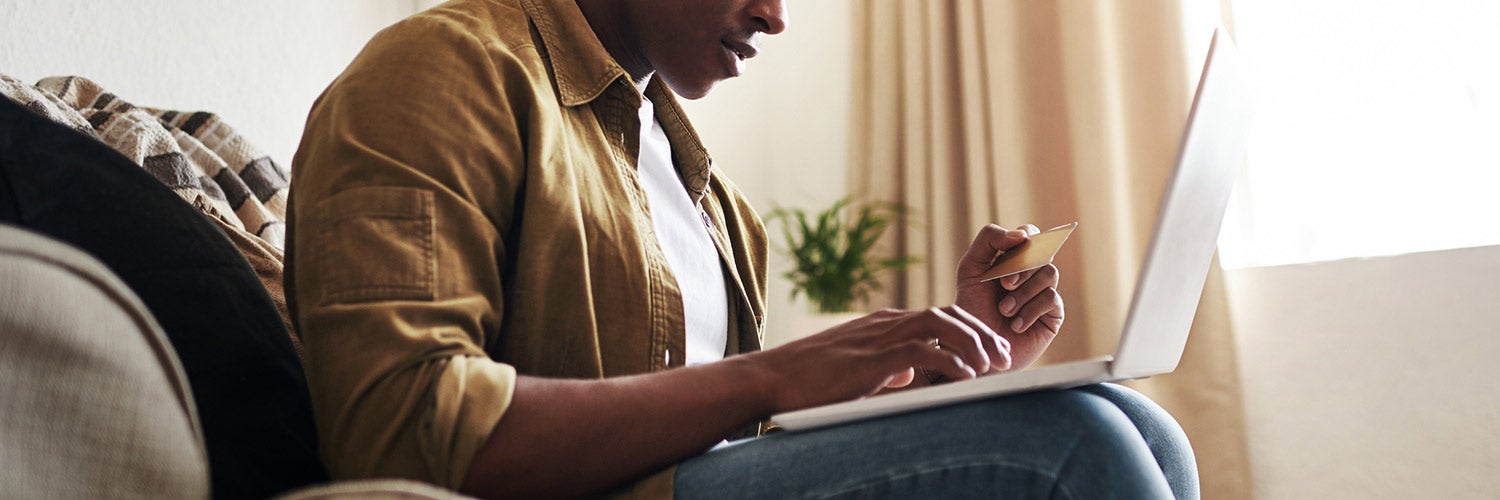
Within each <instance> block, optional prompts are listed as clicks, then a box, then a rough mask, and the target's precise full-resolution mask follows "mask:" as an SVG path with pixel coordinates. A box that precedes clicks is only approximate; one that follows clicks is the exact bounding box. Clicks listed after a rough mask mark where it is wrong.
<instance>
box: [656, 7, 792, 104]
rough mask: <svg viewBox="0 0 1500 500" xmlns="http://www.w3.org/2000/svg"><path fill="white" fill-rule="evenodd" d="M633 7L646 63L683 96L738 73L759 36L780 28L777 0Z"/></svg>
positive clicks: (694, 95) (782, 10)
mask: <svg viewBox="0 0 1500 500" xmlns="http://www.w3.org/2000/svg"><path fill="white" fill-rule="evenodd" d="M633 10H634V11H635V12H633V13H632V15H633V17H635V18H636V22H635V23H634V25H635V26H636V27H637V29H638V30H639V33H638V35H639V40H640V43H641V47H640V49H641V51H642V53H643V55H644V56H645V58H646V61H647V62H648V63H649V64H650V65H651V67H652V69H654V70H655V71H656V73H657V74H659V75H661V77H662V79H663V80H665V81H666V82H667V85H668V86H670V87H671V88H672V90H673V91H674V92H676V93H677V94H678V95H681V96H683V97H686V98H688V99H698V98H700V97H703V96H704V95H707V94H708V91H709V90H711V89H713V86H714V84H716V83H718V82H720V81H722V80H726V79H729V78H733V77H736V76H739V75H740V73H742V72H744V70H745V60H746V59H749V58H751V57H755V54H756V52H757V51H758V49H759V47H758V46H759V44H760V35H761V34H762V33H765V34H769V35H774V34H777V33H780V32H782V30H785V29H786V6H785V5H784V4H783V0H644V1H639V2H636V3H635V4H634V5H633Z"/></svg>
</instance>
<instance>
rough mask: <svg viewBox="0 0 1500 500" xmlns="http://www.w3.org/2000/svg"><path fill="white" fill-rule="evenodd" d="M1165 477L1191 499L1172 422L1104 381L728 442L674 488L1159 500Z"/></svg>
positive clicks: (1188, 458)
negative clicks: (1146, 499)
mask: <svg viewBox="0 0 1500 500" xmlns="http://www.w3.org/2000/svg"><path fill="white" fill-rule="evenodd" d="M1174 431H1175V432H1174ZM1184 457H1185V459H1184ZM1169 480H1170V481H1172V482H1173V483H1174V484H1171V485H1170V487H1171V488H1172V489H1176V490H1178V492H1179V493H1180V494H1181V495H1179V496H1192V497H1196V493H1197V483H1196V480H1197V477H1196V471H1195V470H1194V469H1193V468H1192V454H1191V450H1190V449H1188V447H1187V442H1186V438H1185V437H1182V434H1181V430H1180V429H1179V428H1178V427H1177V424H1176V422H1174V421H1172V420H1171V417H1170V416H1167V415H1166V413H1165V412H1164V411H1162V410H1161V409H1160V408H1159V407H1157V406H1156V405H1155V404H1154V403H1151V401H1150V400H1149V399H1146V398H1145V397H1144V396H1141V395H1139V394H1138V393H1135V392H1134V391H1130V390H1129V389H1125V388H1123V387H1119V386H1113V385H1104V386H1090V387H1085V388H1079V389H1072V390H1066V391H1045V392H1037V393H1030V394H1021V395H1015V396H1009V397H1004V398H995V399H989V400H983V401H977V402H973V403H967V404H962V405H955V406H950V407H945V408H938V409H934V410H928V411H924V412H918V413H909V414H904V415H896V416H892V417H887V418H882V419H876V420H870V421H866V422H860V423H854V424H849V425H843V426H836V427H831V428H826V429H820V430H815V431H809V432H787V433H778V434H772V435H769V436H765V437H761V438H755V439H748V440H743V441H737V442H734V443H729V444H727V445H723V446H720V447H718V448H715V449H714V450H712V451H710V452H708V453H705V454H703V455H700V456H698V457H695V458H692V459H689V460H687V461H686V462H684V463H682V464H681V465H679V466H678V469H677V475H676V483H677V486H676V493H677V495H678V496H680V497H682V498H698V497H710V496H711V497H714V498H788V497H813V498H824V497H848V496H858V497H900V498H913V497H934V498H939V497H940V498H963V497H980V496H982V497H985V498H995V497H997V496H1000V497H1002V498H1003V497H1013V498H1037V497H1051V496H1060V497H1063V498H1067V497H1076V498H1107V497H1118V498H1166V497H1170V496H1172V493H1171V490H1169V489H1168V488H1169V485H1168V481H1169ZM1188 489H1190V490H1191V492H1188V491H1186V490H1188Z"/></svg>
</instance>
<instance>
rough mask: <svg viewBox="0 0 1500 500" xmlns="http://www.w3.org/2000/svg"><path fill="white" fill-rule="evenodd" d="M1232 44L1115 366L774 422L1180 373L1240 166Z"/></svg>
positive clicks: (1159, 231)
mask: <svg viewBox="0 0 1500 500" xmlns="http://www.w3.org/2000/svg"><path fill="white" fill-rule="evenodd" d="M1240 71H1241V69H1240V63H1239V57H1238V54H1237V53H1236V51H1235V48H1234V44H1233V43H1232V42H1231V41H1230V40H1229V38H1228V37H1227V36H1226V35H1225V34H1224V33H1223V32H1222V31H1215V32H1214V38H1213V42H1212V44H1211V45H1210V47H1209V50H1208V60H1207V61H1206V62H1205V63H1204V65H1203V74H1202V76H1201V77H1200V78H1199V81H1198V91H1197V94H1196V95H1195V96H1194V97H1193V106H1192V110H1191V111H1190V112H1189V114H1188V120H1187V126H1186V127H1185V131H1184V132H1183V136H1182V145H1181V149H1179V150H1178V156H1177V167H1176V170H1175V172H1174V173H1173V175H1172V181H1171V183H1170V184H1168V186H1167V190H1166V191H1165V193H1164V194H1163V195H1162V196H1163V198H1162V202H1161V207H1160V209H1159V211H1158V213H1157V218H1156V230H1155V233H1154V234H1153V235H1152V236H1151V246H1150V249H1149V250H1148V251H1147V252H1146V258H1145V261H1144V262H1142V263H1141V272H1140V278H1139V281H1137V282H1136V286H1135V295H1134V296H1133V297H1132V299H1131V303H1130V313H1129V315H1128V316H1127V317H1126V320H1125V329H1124V331H1123V332H1122V333H1121V335H1120V344H1119V346H1118V347H1117V348H1116V349H1115V354H1114V355H1113V356H1105V357H1102V358H1097V359H1090V360H1085V361H1076V362H1071V363H1063V364H1056V365H1049V366H1042V367H1037V368H1031V369H1027V370H1022V371H1017V372H1010V373H1003V374H999V375H992V376H987V377H981V378H976V379H972V380H966V381H962V382H953V383H949V384H944V385H938V386H933V387H925V388H921V389H913V390H910V391H904V392H897V393H894V394H888V395H882V396H874V397H869V398H864V399H859V400H854V401H849V402H845V403H838V404H832V405H827V406H820V407H817V408H809V409H805V410H799V411H794V412H789V413H783V414H780V415H776V416H773V417H771V419H772V420H773V421H774V422H776V423H777V424H780V425H781V427H782V428H784V429H787V430H803V429H813V428H817V427H823V426H828V425H834V424H840V423H845V422H853V421H857V420H863V419H867V418H873V417H879V416H883V415H890V414H894V413H902V412H908V411H914V410H920V409H924V408H931V407H934V406H942V405H948V404H954V403H960V402H964V401H971V400H975V399H982V398H989V397H995V396H1001V395H1005V394H1015V393H1019V392H1028V391H1036V390H1042V389H1064V388H1069V387H1077V386H1081V385H1087V384H1094V383H1098V382H1109V381H1118V380H1129V379H1137V378H1145V377H1149V376H1152V375H1157V374H1161V373H1168V372H1171V371H1172V370H1174V369H1176V368H1177V363H1178V361H1180V360H1181V359H1182V349H1183V347H1184V346H1185V345H1186V344H1187V337H1188V330H1189V329H1190V327H1191V326H1192V323H1193V314H1194V313H1195V312H1196V311H1197V308H1198V297H1199V296H1200V295H1201V294H1202V292H1203V283H1204V280H1205V279H1206V277H1207V276H1208V269H1209V265H1210V264H1211V263H1212V261H1213V255H1214V248H1215V245H1216V242H1217V240H1218V236H1219V226H1220V225H1221V224H1222V222H1223V220H1224V210H1225V208H1226V207H1227V206H1228V205H1229V193H1230V190H1231V189H1232V188H1233V187H1234V179H1235V177H1236V176H1237V174H1238V172H1239V167H1240V164H1241V162H1242V160H1243V159H1244V154H1245V146H1246V142H1247V138H1248V135H1249V127H1250V113H1251V106H1250V102H1249V99H1248V96H1247V95H1246V94H1245V92H1244V88H1243V87H1242V78H1243V77H1242V76H1241V74H1240Z"/></svg>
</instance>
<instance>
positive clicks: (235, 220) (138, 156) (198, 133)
mask: <svg viewBox="0 0 1500 500" xmlns="http://www.w3.org/2000/svg"><path fill="white" fill-rule="evenodd" d="M36 86H37V88H39V89H41V90H44V91H47V92H50V93H52V94H53V95H56V96H57V97H58V98H59V100H61V101H62V102H64V103H66V104H67V105H69V106H72V107H73V108H74V109H76V110H78V111H79V113H80V114H82V115H83V116H84V118H85V119H87V121H88V123H89V125H91V126H92V127H93V129H94V131H95V132H97V133H98V135H99V137H100V138H102V139H103V140H104V142H105V143H107V144H109V145H110V146H111V147H114V148H115V149H116V150H118V151H120V152H121V153H123V154H125V156H128V157H130V158H131V159H132V160H135V161H136V162H137V163H140V164H141V165H142V166H143V167H145V168H146V171H148V172H150V173H151V175H153V176H155V177H156V178H157V179H158V180H160V181H162V183H164V184H166V185H167V187H170V188H172V190H173V191H176V192H177V194H178V195H180V196H182V198H183V199H184V200H187V201H188V202H189V203H193V202H194V201H195V200H197V199H198V198H199V197H200V196H202V197H204V198H206V200H207V203H208V205H209V206H212V207H214V208H215V209H217V210H218V212H219V215H220V216H221V217H224V218H226V219H228V222H229V223H230V225H231V226H233V227H235V228H236V229H240V230H244V231H247V232H249V233H251V234H254V235H256V236H257V237H259V238H261V239H262V240H265V241H266V242H267V243H270V244H271V245H272V246H274V247H276V248H277V249H281V248H283V246H284V245H285V242H286V222H285V220H286V197H287V189H288V187H289V185H290V183H289V181H288V175H287V172H286V171H285V170H284V169H282V168H281V167H280V166H279V165H277V164H276V163H275V162H273V161H271V159H270V158H269V157H267V156H266V155H264V154H263V153H261V152H260V151H259V150H257V149H256V148H255V147H254V146H253V145H251V144H250V143H249V142H248V141H246V140H245V138H244V136H241V135H240V134H239V133H238V132H236V131H235V130H234V128H232V127H230V126H229V125H228V124H226V123H224V121H223V120H222V119H220V118H219V117H218V116H217V115H214V114H212V113H206V112H201V111H200V112H182V111H172V110H161V109H152V108H143V107H138V106H135V105H133V104H131V103H129V102H126V101H125V100H123V99H120V98H119V97H117V96H115V95H114V94H111V93H109V92H106V91H105V90H104V89H103V88H101V87H100V86H99V85H98V84H96V83H94V82H92V81H89V80H88V79H86V78H81V77H76V76H69V77H51V78H45V79H42V80H41V81H40V82H37V85H36Z"/></svg>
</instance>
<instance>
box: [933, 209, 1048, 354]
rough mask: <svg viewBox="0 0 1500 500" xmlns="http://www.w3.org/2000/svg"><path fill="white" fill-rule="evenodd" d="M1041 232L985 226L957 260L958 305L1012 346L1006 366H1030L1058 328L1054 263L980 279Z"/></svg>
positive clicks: (1045, 348)
mask: <svg viewBox="0 0 1500 500" xmlns="http://www.w3.org/2000/svg"><path fill="white" fill-rule="evenodd" d="M1038 233H1040V231H1039V230H1038V229H1037V228H1036V226H1033V225H1030V224H1027V225H1025V226H1022V227H1020V228H1018V229H1014V230H1006V229H1005V228H1003V227H1000V226H998V225H995V224H990V225H988V226H985V227H984V229H981V230H980V231H979V235H978V236H976V237H975V238H974V243H973V244H972V245H970V246H969V250H968V252H965V253H964V257H963V260H961V261H960V262H959V264H958V300H957V303H958V306H959V307H961V308H963V309H964V310H966V311H969V312H970V313H972V314H973V315H974V316H976V317H978V318H979V320H980V321H983V322H984V323H985V324H986V325H988V326H989V327H990V328H992V329H994V330H995V331H996V332H998V333H999V334H1000V335H1001V336H1003V337H1005V338H1006V340H1009V341H1010V345H1011V351H1010V354H1011V360H1012V363H1011V365H1010V370H1019V369H1022V368H1025V367H1027V366H1029V365H1031V363H1032V362H1034V361H1036V359H1037V358H1038V357H1040V356H1041V355H1042V352H1043V351H1046V350H1047V346H1048V345H1051V344H1052V339H1053V338H1055V337H1057V332H1058V331H1060V330H1061V329H1062V323H1063V317H1064V314H1063V299H1062V295H1060V294H1058V293H1057V280H1058V271H1057V266H1055V265H1052V264H1047V265H1046V266H1043V267H1041V268H1038V269H1034V270H1031V271H1026V272H1023V273H1019V274H1013V275H1010V276H1006V277H1004V278H1000V279H996V280H990V281H985V282H981V281H979V277H980V276H981V275H983V274H984V272H985V271H987V270H989V268H990V265H991V263H993V262H994V261H995V257H996V256H998V255H999V254H1000V252H1003V251H1005V250H1008V249H1010V248H1012V247H1015V246H1016V245H1019V244H1021V243H1022V242H1024V241H1026V239H1027V238H1029V237H1030V236H1032V235H1035V234H1038Z"/></svg>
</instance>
